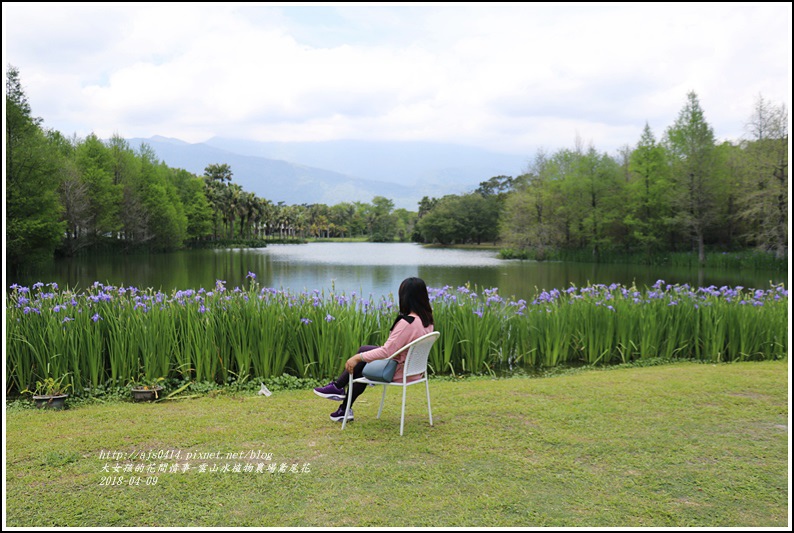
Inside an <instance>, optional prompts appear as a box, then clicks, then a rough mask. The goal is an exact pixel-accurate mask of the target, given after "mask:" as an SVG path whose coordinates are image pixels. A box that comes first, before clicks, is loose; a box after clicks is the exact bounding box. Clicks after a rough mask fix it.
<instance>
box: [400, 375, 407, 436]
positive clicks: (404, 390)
mask: <svg viewBox="0 0 794 533" xmlns="http://www.w3.org/2000/svg"><path fill="white" fill-rule="evenodd" d="M407 390H408V387H405V386H404V387H403V409H402V413H401V414H400V436H401V437H402V435H403V427H404V426H405V393H406V391H407Z"/></svg>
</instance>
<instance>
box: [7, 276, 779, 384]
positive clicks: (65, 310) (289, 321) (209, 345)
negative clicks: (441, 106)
mask: <svg viewBox="0 0 794 533" xmlns="http://www.w3.org/2000/svg"><path fill="white" fill-rule="evenodd" d="M430 292H431V302H432V304H433V309H434V316H435V327H436V330H438V331H440V332H441V337H440V339H439V341H438V342H437V343H436V345H435V346H434V349H433V350H432V351H431V354H430V358H429V364H430V367H431V369H432V370H431V371H432V372H434V373H437V374H441V373H458V372H486V371H491V370H492V369H494V368H495V367H500V366H502V367H504V366H505V365H507V366H515V365H517V364H520V365H525V366H543V367H549V366H555V365H560V364H570V363H585V364H600V365H606V364H612V363H616V362H622V363H625V362H630V361H632V360H635V359H639V358H645V357H667V358H696V359H700V360H704V361H715V362H717V361H735V360H755V359H772V358H780V357H786V356H787V350H788V312H787V304H788V291H787V290H786V289H785V288H784V287H782V286H775V287H769V288H768V289H765V290H744V289H743V288H741V287H737V288H729V287H721V288H716V287H705V288H691V287H688V286H685V285H684V286H678V285H668V284H665V283H664V282H663V281H661V280H660V281H659V282H657V283H656V284H655V285H654V286H652V287H645V288H643V289H638V288H636V287H623V286H621V285H616V284H615V285H610V286H606V285H589V286H587V287H581V288H577V287H573V286H572V287H569V288H567V289H565V290H557V289H552V290H550V291H545V290H543V291H537V294H536V297H535V298H534V299H532V300H531V301H530V302H525V301H523V300H519V301H514V300H513V299H510V298H507V299H505V298H502V297H501V296H499V295H498V294H497V293H496V291H495V290H494V289H482V290H480V289H478V288H477V287H473V288H472V287H471V286H463V287H458V288H457V289H453V288H451V287H443V288H440V289H435V288H431V290H430ZM6 311H7V313H6V344H7V353H6V369H7V381H6V388H7V390H9V391H21V390H25V389H27V388H29V387H30V386H31V385H32V384H33V383H34V382H35V381H36V380H37V379H43V378H46V377H53V378H56V379H57V378H59V377H61V376H63V375H67V374H68V376H69V379H71V380H72V382H73V386H74V389H73V390H74V391H75V392H76V393H80V391H82V390H83V388H84V387H88V388H90V387H93V386H95V385H98V384H101V383H103V382H106V383H111V384H114V385H123V384H125V383H128V382H130V381H132V380H134V379H138V378H139V377H148V378H150V379H151V378H157V377H166V376H169V377H181V378H183V379H190V380H198V381H215V382H218V383H225V382H227V381H229V380H239V381H244V380H246V379H253V378H256V377H259V378H265V377H272V376H277V375H280V374H282V373H290V374H292V375H295V376H300V377H313V378H326V377H331V376H334V375H336V374H338V373H339V372H340V371H341V370H342V367H343V365H344V361H345V360H346V359H347V358H348V357H350V356H351V355H353V354H354V353H355V352H356V351H357V349H358V347H359V346H360V345H362V344H376V345H381V344H383V343H384V342H385V340H386V338H387V337H388V333H389V331H388V328H389V327H390V326H391V324H392V323H393V320H394V317H395V316H396V314H397V306H396V304H395V302H394V301H393V297H392V296H391V295H390V296H389V297H383V298H381V299H379V300H373V299H372V297H362V296H359V295H356V294H355V293H353V294H351V295H346V294H340V293H336V292H334V291H330V292H329V293H325V292H321V291H312V292H305V291H304V292H302V293H292V292H289V291H283V290H282V291H277V290H275V289H270V288H261V287H259V285H258V284H257V283H256V282H255V279H254V277H253V275H252V279H251V282H250V283H249V284H248V285H247V286H246V287H243V288H240V287H235V288H234V289H228V290H227V288H226V287H225V284H224V282H221V281H219V282H218V283H217V284H216V286H215V287H212V288H210V289H209V290H205V289H203V288H201V289H198V290H193V289H188V290H181V291H174V292H172V293H171V294H167V295H166V294H163V293H160V292H155V291H152V290H138V289H135V288H133V287H126V288H125V287H113V286H105V285H102V284H99V283H96V284H94V285H93V286H92V287H90V288H88V289H87V290H84V291H81V292H73V291H68V290H67V291H60V290H58V289H57V286H55V284H49V285H47V286H45V285H44V284H37V285H36V286H34V287H33V288H32V289H30V288H26V287H19V286H12V287H11V291H10V292H9V297H8V298H7V305H6Z"/></svg>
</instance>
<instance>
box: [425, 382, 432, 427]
mask: <svg viewBox="0 0 794 533" xmlns="http://www.w3.org/2000/svg"><path fill="white" fill-rule="evenodd" d="M425 390H427V415H428V416H429V417H430V425H431V426H432V425H433V412H432V411H431V410H430V383H428V382H427V381H425Z"/></svg>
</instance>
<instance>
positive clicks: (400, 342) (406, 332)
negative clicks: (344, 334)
mask: <svg viewBox="0 0 794 533" xmlns="http://www.w3.org/2000/svg"><path fill="white" fill-rule="evenodd" d="M410 325H411V324H409V323H408V322H407V321H406V320H400V321H399V322H398V323H397V325H396V326H394V329H392V330H391V333H389V338H388V339H386V344H384V345H383V346H381V347H379V348H375V349H374V350H369V351H368V352H363V353H357V354H356V355H354V356H353V357H351V358H350V359H348V360H347V361H346V362H345V370H347V371H348V372H349V373H351V374H352V373H353V369H354V368H355V367H356V365H357V364H358V363H360V362H361V361H364V362H365V363H369V362H370V361H375V360H377V359H386V358H387V357H391V356H392V355H394V354H395V353H396V352H397V351H399V350H400V348H402V347H403V346H405V345H406V344H408V342H410V338H411V331H410V329H409V326H410Z"/></svg>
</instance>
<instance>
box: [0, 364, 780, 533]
mask: <svg viewBox="0 0 794 533" xmlns="http://www.w3.org/2000/svg"><path fill="white" fill-rule="evenodd" d="M788 374H789V369H788V361H782V362H781V361H774V362H748V363H733V364H721V365H712V364H696V363H686V362H682V363H676V364H671V365H665V366H654V367H646V368H615V369H609V370H592V371H583V372H574V373H570V374H564V375H559V376H555V377H547V378H528V377H521V378H509V379H486V378H481V379H462V380H459V381H452V380H431V384H430V387H431V390H430V393H431V401H432V406H433V419H434V422H435V425H434V426H433V427H430V426H429V424H428V420H427V410H426V405H425V400H424V388H423V387H422V386H417V387H410V388H409V389H408V405H407V408H406V421H405V434H404V435H403V436H402V437H400V435H399V426H400V391H399V390H397V389H390V390H389V394H388V395H387V398H386V407H385V408H384V413H383V415H382V417H381V419H380V420H378V419H376V414H377V409H378V403H379V400H380V388H378V389H377V390H376V389H371V390H368V391H367V392H366V393H365V394H364V395H363V396H362V397H361V398H360V399H359V401H358V402H357V403H356V405H355V416H356V419H355V421H353V422H351V423H349V424H348V426H347V428H346V429H345V430H344V431H342V430H341V424H340V423H334V422H331V421H330V420H329V418H328V415H329V413H331V411H332V410H334V408H335V407H336V406H337V404H336V403H335V402H330V401H327V400H324V399H322V398H319V397H317V396H315V395H314V394H313V393H312V392H311V391H310V390H308V391H285V392H274V393H273V395H272V396H270V397H264V396H258V395H255V394H227V393H216V394H214V395H206V396H203V397H200V398H194V399H185V400H179V401H164V402H160V403H155V404H135V403H132V402H114V403H106V404H92V405H83V406H80V407H77V408H71V409H67V410H65V411H61V412H53V411H39V410H32V409H30V410H28V409H7V411H6V425H5V431H6V443H5V445H6V455H5V460H6V489H7V490H6V517H5V518H6V524H5V525H6V526H9V527H29V526H74V527H80V526H95V527H101V526H110V527H114V526H136V527H144V526H174V527H188V526H201V527H205V526H207V527H209V526H219V527H220V526H223V527H228V526H250V527H300V526H313V527H332V526H337V527H343V526H347V527H355V526H381V527H386V526H401V527H402V526H406V527H411V526H415V527H422V526H428V527H429V526H438V527H441V526H447V527H453V526H471V527H499V526H515V527H550V526H553V527H759V528H783V527H786V526H787V525H790V519H789V515H788V511H789V508H788V506H789V475H788V470H789V463H788V457H789V449H788V443H789V433H788V431H789V428H788V424H789V406H788ZM160 451H161V452H162V454H161V455H169V454H173V455H174V456H175V455H177V454H178V455H179V457H178V458H177V457H161V458H159V459H158V458H156V457H155V458H153V459H152V460H146V459H143V460H142V459H141V457H142V456H147V455H148V454H149V452H155V453H156V452H160ZM251 451H253V452H254V455H256V454H260V455H264V456H265V457H264V458H255V457H253V458H252V457H243V458H235V457H234V456H233V455H232V454H246V453H249V452H251ZM113 452H115V453H117V454H119V455H120V456H121V457H120V459H119V460H118V461H117V460H114V459H113V458H112V457H111V458H109V459H108V458H105V457H104V456H105V454H107V453H113ZM133 454H137V458H136V459H134V460H132V459H131V457H132V456H133ZM188 454H194V456H193V457H192V458H191V459H188V458H187V457H188ZM199 454H203V456H204V457H205V458H204V459H201V458H198V457H199ZM267 454H270V456H269V457H267ZM117 463H118V465H119V468H120V471H119V472H113V467H114V466H116V464H117ZM202 464H204V465H206V468H207V471H206V472H201V471H200V468H201V465H202ZM271 464H272V465H274V466H276V467H277V470H276V472H269V471H268V465H271ZM282 464H283V465H284V466H285V467H286V471H285V472H279V471H278V468H280V467H281V465H282ZM185 465H188V470H187V471H183V470H184V468H185ZM213 465H214V466H215V467H217V468H218V471H210V470H212V469H213ZM106 466H107V469H108V471H107V472H106V471H104V469H105V467H106ZM224 466H228V468H229V471H226V472H224V471H222V470H223V468H224ZM125 467H127V468H131V469H132V472H124V468H125ZM136 468H137V469H143V470H142V471H140V472H136V471H135V469H136ZM147 469H151V470H154V472H147ZM175 469H176V471H174V470H175ZM257 469H261V470H262V471H259V472H257ZM162 470H164V471H162ZM236 470H239V471H236ZM122 476H123V479H122V484H121V485H108V484H106V483H104V484H103V482H107V481H108V479H112V478H118V477H122ZM131 479H132V480H133V484H132V485H131V484H130V480H131ZM135 480H138V483H137V484H135ZM155 481H156V483H155ZM147 482H148V483H147Z"/></svg>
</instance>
